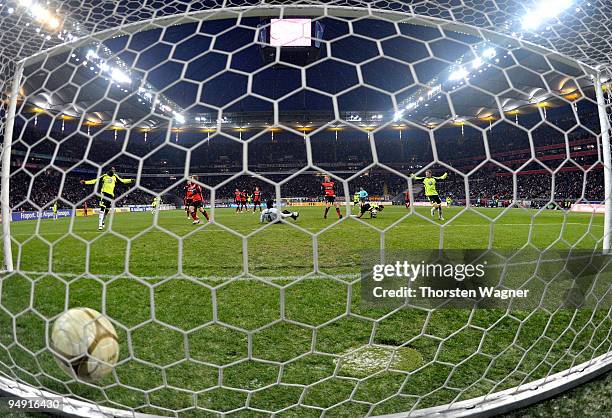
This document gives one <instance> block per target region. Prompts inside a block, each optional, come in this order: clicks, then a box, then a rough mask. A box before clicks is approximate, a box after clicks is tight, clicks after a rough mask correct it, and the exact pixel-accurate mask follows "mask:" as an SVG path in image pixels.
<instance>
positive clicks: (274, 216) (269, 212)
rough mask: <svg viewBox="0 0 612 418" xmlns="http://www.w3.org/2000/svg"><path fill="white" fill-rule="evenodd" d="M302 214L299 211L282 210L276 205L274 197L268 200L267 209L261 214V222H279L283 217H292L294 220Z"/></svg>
mask: <svg viewBox="0 0 612 418" xmlns="http://www.w3.org/2000/svg"><path fill="white" fill-rule="evenodd" d="M298 216H300V214H299V213H298V212H289V211H288V210H283V211H280V210H278V209H276V208H275V207H274V201H273V200H272V199H270V200H268V201H267V202H266V209H265V210H264V211H263V212H261V215H260V216H259V222H260V223H264V222H268V223H274V222H279V221H280V220H281V219H285V218H291V219H293V220H294V221H295V220H297V218H298Z"/></svg>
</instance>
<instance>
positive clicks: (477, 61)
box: [472, 57, 484, 69]
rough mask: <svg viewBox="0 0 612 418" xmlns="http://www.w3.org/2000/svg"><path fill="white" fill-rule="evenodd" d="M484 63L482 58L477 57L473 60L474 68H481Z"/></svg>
mask: <svg viewBox="0 0 612 418" xmlns="http://www.w3.org/2000/svg"><path fill="white" fill-rule="evenodd" d="M482 64H484V61H483V60H482V58H480V57H477V58H476V59H475V60H474V61H472V68H474V69H477V68H480V67H481V66H482Z"/></svg>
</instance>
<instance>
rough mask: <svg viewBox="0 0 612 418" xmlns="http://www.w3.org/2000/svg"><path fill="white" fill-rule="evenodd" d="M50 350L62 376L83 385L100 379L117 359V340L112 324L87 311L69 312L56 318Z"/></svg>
mask: <svg viewBox="0 0 612 418" xmlns="http://www.w3.org/2000/svg"><path fill="white" fill-rule="evenodd" d="M50 347H51V350H53V354H54V355H55V360H56V361H57V363H58V364H59V366H60V367H61V368H62V369H63V370H64V371H65V372H66V373H68V374H69V375H70V376H72V377H73V378H74V377H77V378H79V379H81V380H84V381H86V382H95V381H98V380H100V379H102V378H103V377H104V376H106V375H107V374H109V373H110V372H111V370H112V369H113V367H114V365H115V364H116V363H117V360H118V359H119V339H118V338H117V333H116V332H115V328H114V327H113V324H111V323H110V321H109V320H108V319H106V318H105V317H104V316H102V314H100V313H99V312H97V311H95V310H93V309H89V308H74V309H70V310H68V311H66V312H64V313H63V314H62V315H61V316H60V317H59V318H57V320H56V321H55V323H54V324H53V329H52V330H51V342H50Z"/></svg>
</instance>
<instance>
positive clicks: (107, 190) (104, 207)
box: [81, 167, 134, 231]
mask: <svg viewBox="0 0 612 418" xmlns="http://www.w3.org/2000/svg"><path fill="white" fill-rule="evenodd" d="M118 181H119V182H121V183H123V184H129V183H133V182H134V179H123V178H121V177H119V176H118V175H117V171H116V170H115V167H111V168H110V169H108V171H107V172H106V174H103V175H102V176H101V177H98V178H96V179H92V180H81V184H96V183H97V182H100V183H102V186H101V190H100V193H101V194H102V197H101V199H100V214H99V215H98V231H101V230H102V229H103V228H104V226H105V225H106V224H105V220H106V215H107V214H108V212H109V211H110V208H111V205H112V201H113V200H114V199H115V186H116V185H117V182H118Z"/></svg>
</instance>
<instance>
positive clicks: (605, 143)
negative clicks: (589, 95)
mask: <svg viewBox="0 0 612 418" xmlns="http://www.w3.org/2000/svg"><path fill="white" fill-rule="evenodd" d="M605 75H608V83H610V77H609V74H606V72H597V74H596V75H595V76H594V81H595V93H596V96H597V110H598V113H599V124H600V125H601V145H602V150H603V170H604V199H605V203H604V204H605V214H604V237H603V251H604V252H606V253H610V250H611V248H610V245H611V244H610V243H611V240H612V238H611V236H612V159H611V158H610V153H611V152H612V151H611V148H610V118H612V109H609V108H610V102H609V101H608V104H607V105H606V100H605V98H604V92H603V86H602V83H601V79H602V77H603V76H605ZM608 85H610V84H608ZM608 94H609V87H608Z"/></svg>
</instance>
